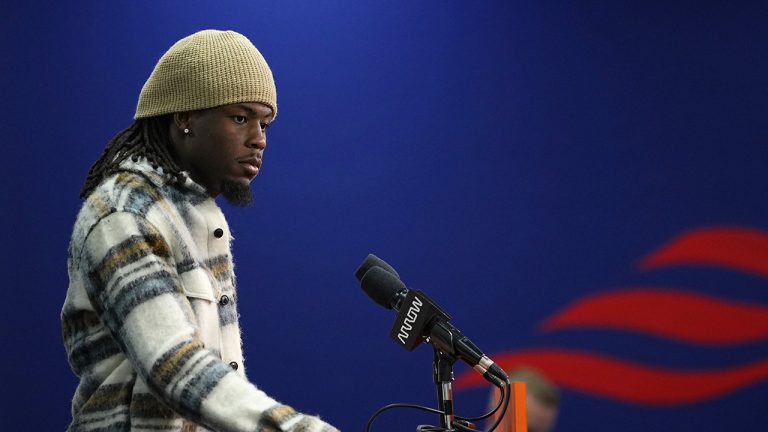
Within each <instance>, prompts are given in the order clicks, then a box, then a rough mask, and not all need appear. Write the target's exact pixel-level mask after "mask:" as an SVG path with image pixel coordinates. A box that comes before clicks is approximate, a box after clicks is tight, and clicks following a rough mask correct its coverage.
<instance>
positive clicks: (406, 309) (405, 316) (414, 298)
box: [389, 289, 451, 351]
mask: <svg viewBox="0 0 768 432" xmlns="http://www.w3.org/2000/svg"><path fill="white" fill-rule="evenodd" d="M435 318H438V319H440V320H442V321H444V322H448V321H449V320H450V319H451V317H450V315H448V314H447V313H446V312H445V311H444V310H442V309H441V308H440V307H439V306H438V305H437V304H436V303H435V302H434V301H432V299H431V298H429V297H428V296H427V295H426V294H424V293H423V292H421V291H419V290H416V289H411V290H409V291H408V293H407V294H406V295H405V298H404V299H403V301H402V304H401V305H400V307H399V308H398V312H397V318H395V324H394V325H393V326H392V330H390V332H389V337H391V338H392V339H393V340H394V341H395V343H397V344H398V345H400V346H402V347H403V348H405V349H406V350H408V351H413V350H414V349H415V348H416V347H417V346H419V344H421V343H422V342H424V341H425V340H426V339H427V338H428V337H429V334H430V331H429V327H430V326H431V325H432V322H433V321H434V319H435Z"/></svg>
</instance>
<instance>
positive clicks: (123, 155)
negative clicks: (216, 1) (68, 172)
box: [62, 30, 335, 432]
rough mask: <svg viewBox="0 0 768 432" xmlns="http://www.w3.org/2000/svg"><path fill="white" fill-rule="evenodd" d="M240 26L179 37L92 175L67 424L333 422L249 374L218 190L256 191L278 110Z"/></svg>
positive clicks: (131, 427)
mask: <svg viewBox="0 0 768 432" xmlns="http://www.w3.org/2000/svg"><path fill="white" fill-rule="evenodd" d="M276 101H277V99H276V92H275V85H274V81H273V78H272V73H271V71H270V69H269V66H268V65H267V63H266V62H265V60H264V58H263V57H262V56H261V54H260V53H259V51H258V50H257V49H256V47H254V46H253V44H251V42H250V41H249V40H248V39H247V38H245V37H244V36H242V35H240V34H238V33H235V32H231V31H226V32H221V31H214V30H206V31H202V32H198V33H195V34H193V35H191V36H188V37H186V38H184V39H182V40H180V41H178V42H177V43H176V44H174V45H173V46H172V47H171V48H170V49H169V50H168V51H167V52H166V53H165V54H164V55H163V56H162V58H161V59H160V60H159V61H158V63H157V65H156V66H155V68H154V70H153V71H152V74H151V75H150V77H149V79H148V80H147V82H146V83H145V84H144V87H143V89H142V90H141V94H140V95H139V102H138V106H137V109H136V115H135V117H134V118H135V122H134V123H133V125H131V126H130V127H129V128H128V129H126V130H124V131H122V132H121V133H119V134H118V135H117V136H115V137H114V138H113V139H112V141H110V142H109V143H108V144H107V146H106V147H105V149H104V151H103V152H102V154H101V156H100V158H99V159H98V160H97V161H96V163H95V164H94V165H93V167H92V168H91V170H90V172H89V173H88V177H87V179H86V182H85V185H84V186H83V189H82V192H81V196H82V197H83V198H85V203H84V205H83V207H82V209H81V210H80V213H79V215H78V217H77V221H76V223H75V227H74V231H73V234H72V240H71V243H70V247H69V257H68V270H69V278H70V284H69V289H68V291H67V297H66V300H65V303H64V307H63V309H62V329H63V337H64V344H65V347H66V349H67V354H68V359H69V363H70V366H71V367H72V369H73V371H74V372H75V373H76V374H77V375H78V376H79V377H80V384H79V386H78V387H77V390H76V392H75V395H74V398H73V401H72V417H73V419H72V423H71V425H70V427H69V430H70V431H96V430H98V431H160V430H162V431H185V432H186V431H205V430H214V431H297V432H298V431H335V429H334V428H333V427H331V426H329V425H328V424H326V423H324V422H322V421H321V420H319V419H318V418H316V417H311V416H306V415H302V414H299V413H297V412H295V411H294V410H293V409H291V408H290V407H288V406H286V405H282V404H280V403H278V402H276V401H275V400H273V399H271V398H270V397H268V396H267V395H266V394H264V393H263V392H262V391H260V390H258V389H257V388H256V387H255V386H254V385H253V384H251V383H250V382H249V381H248V380H247V379H246V376H245V368H244V365H243V354H242V350H241V345H240V343H241V338H240V329H239V325H238V315H237V311H236V303H237V294H236V291H235V278H234V274H233V264H232V256H231V253H230V247H229V243H230V238H231V237H230V232H229V228H228V227H227V223H226V220H225V219H224V216H223V214H222V213H221V210H220V209H219V207H218V206H217V205H216V202H215V201H214V198H216V197H217V196H218V195H222V196H223V197H224V198H225V199H227V200H228V201H230V202H232V203H234V204H236V205H247V204H248V203H249V202H250V200H251V190H250V182H251V180H253V179H254V177H256V176H257V175H258V173H259V170H260V168H261V163H262V158H263V154H264V148H265V147H266V143H267V142H266V129H267V127H268V126H269V124H270V123H271V122H272V121H273V120H274V118H275V115H276V114H277V102H276Z"/></svg>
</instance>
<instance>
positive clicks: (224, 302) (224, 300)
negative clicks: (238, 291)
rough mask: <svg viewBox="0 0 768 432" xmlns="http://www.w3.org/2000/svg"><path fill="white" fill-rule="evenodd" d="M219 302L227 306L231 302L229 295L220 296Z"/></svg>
mask: <svg viewBox="0 0 768 432" xmlns="http://www.w3.org/2000/svg"><path fill="white" fill-rule="evenodd" d="M219 304H220V305H222V306H226V305H228V304H229V297H228V296H227V295H226V294H225V295H223V296H221V298H219Z"/></svg>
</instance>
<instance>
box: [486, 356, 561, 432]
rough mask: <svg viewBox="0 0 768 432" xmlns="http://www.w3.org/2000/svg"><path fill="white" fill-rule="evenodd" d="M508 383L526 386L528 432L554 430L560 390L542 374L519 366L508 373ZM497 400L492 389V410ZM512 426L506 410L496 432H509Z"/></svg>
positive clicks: (497, 396) (495, 393)
mask: <svg viewBox="0 0 768 432" xmlns="http://www.w3.org/2000/svg"><path fill="white" fill-rule="evenodd" d="M509 381H510V382H524V383H525V384H526V385H525V390H526V391H525V394H526V417H527V420H528V432H550V431H552V430H554V428H555V422H556V420H557V414H558V411H559V409H560V390H559V389H558V388H557V386H555V385H554V384H553V383H552V381H550V380H549V379H548V378H547V377H546V376H544V374H542V373H541V372H539V371H537V370H536V369H534V368H531V367H527V366H521V367H518V368H515V369H512V370H511V371H509ZM498 398H499V395H498V392H497V391H496V390H495V389H494V391H493V393H492V395H491V407H492V408H493V407H495V406H496V405H497V404H498V403H499V399H498ZM510 402H511V401H510ZM513 424H514V419H513V418H512V414H511V411H510V409H509V408H508V409H507V417H506V418H505V419H504V420H503V421H502V422H501V424H500V425H499V427H498V429H496V430H497V431H499V432H511V431H512V425H513ZM515 432H524V431H515Z"/></svg>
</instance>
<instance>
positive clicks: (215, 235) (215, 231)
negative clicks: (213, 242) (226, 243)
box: [213, 228, 224, 238]
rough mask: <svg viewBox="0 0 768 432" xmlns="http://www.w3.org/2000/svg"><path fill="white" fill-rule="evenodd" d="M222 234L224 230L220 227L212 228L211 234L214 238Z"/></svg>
mask: <svg viewBox="0 0 768 432" xmlns="http://www.w3.org/2000/svg"><path fill="white" fill-rule="evenodd" d="M223 235H224V230H223V229H221V228H216V229H215V230H213V236H214V237H216V238H221V237H222V236H223Z"/></svg>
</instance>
